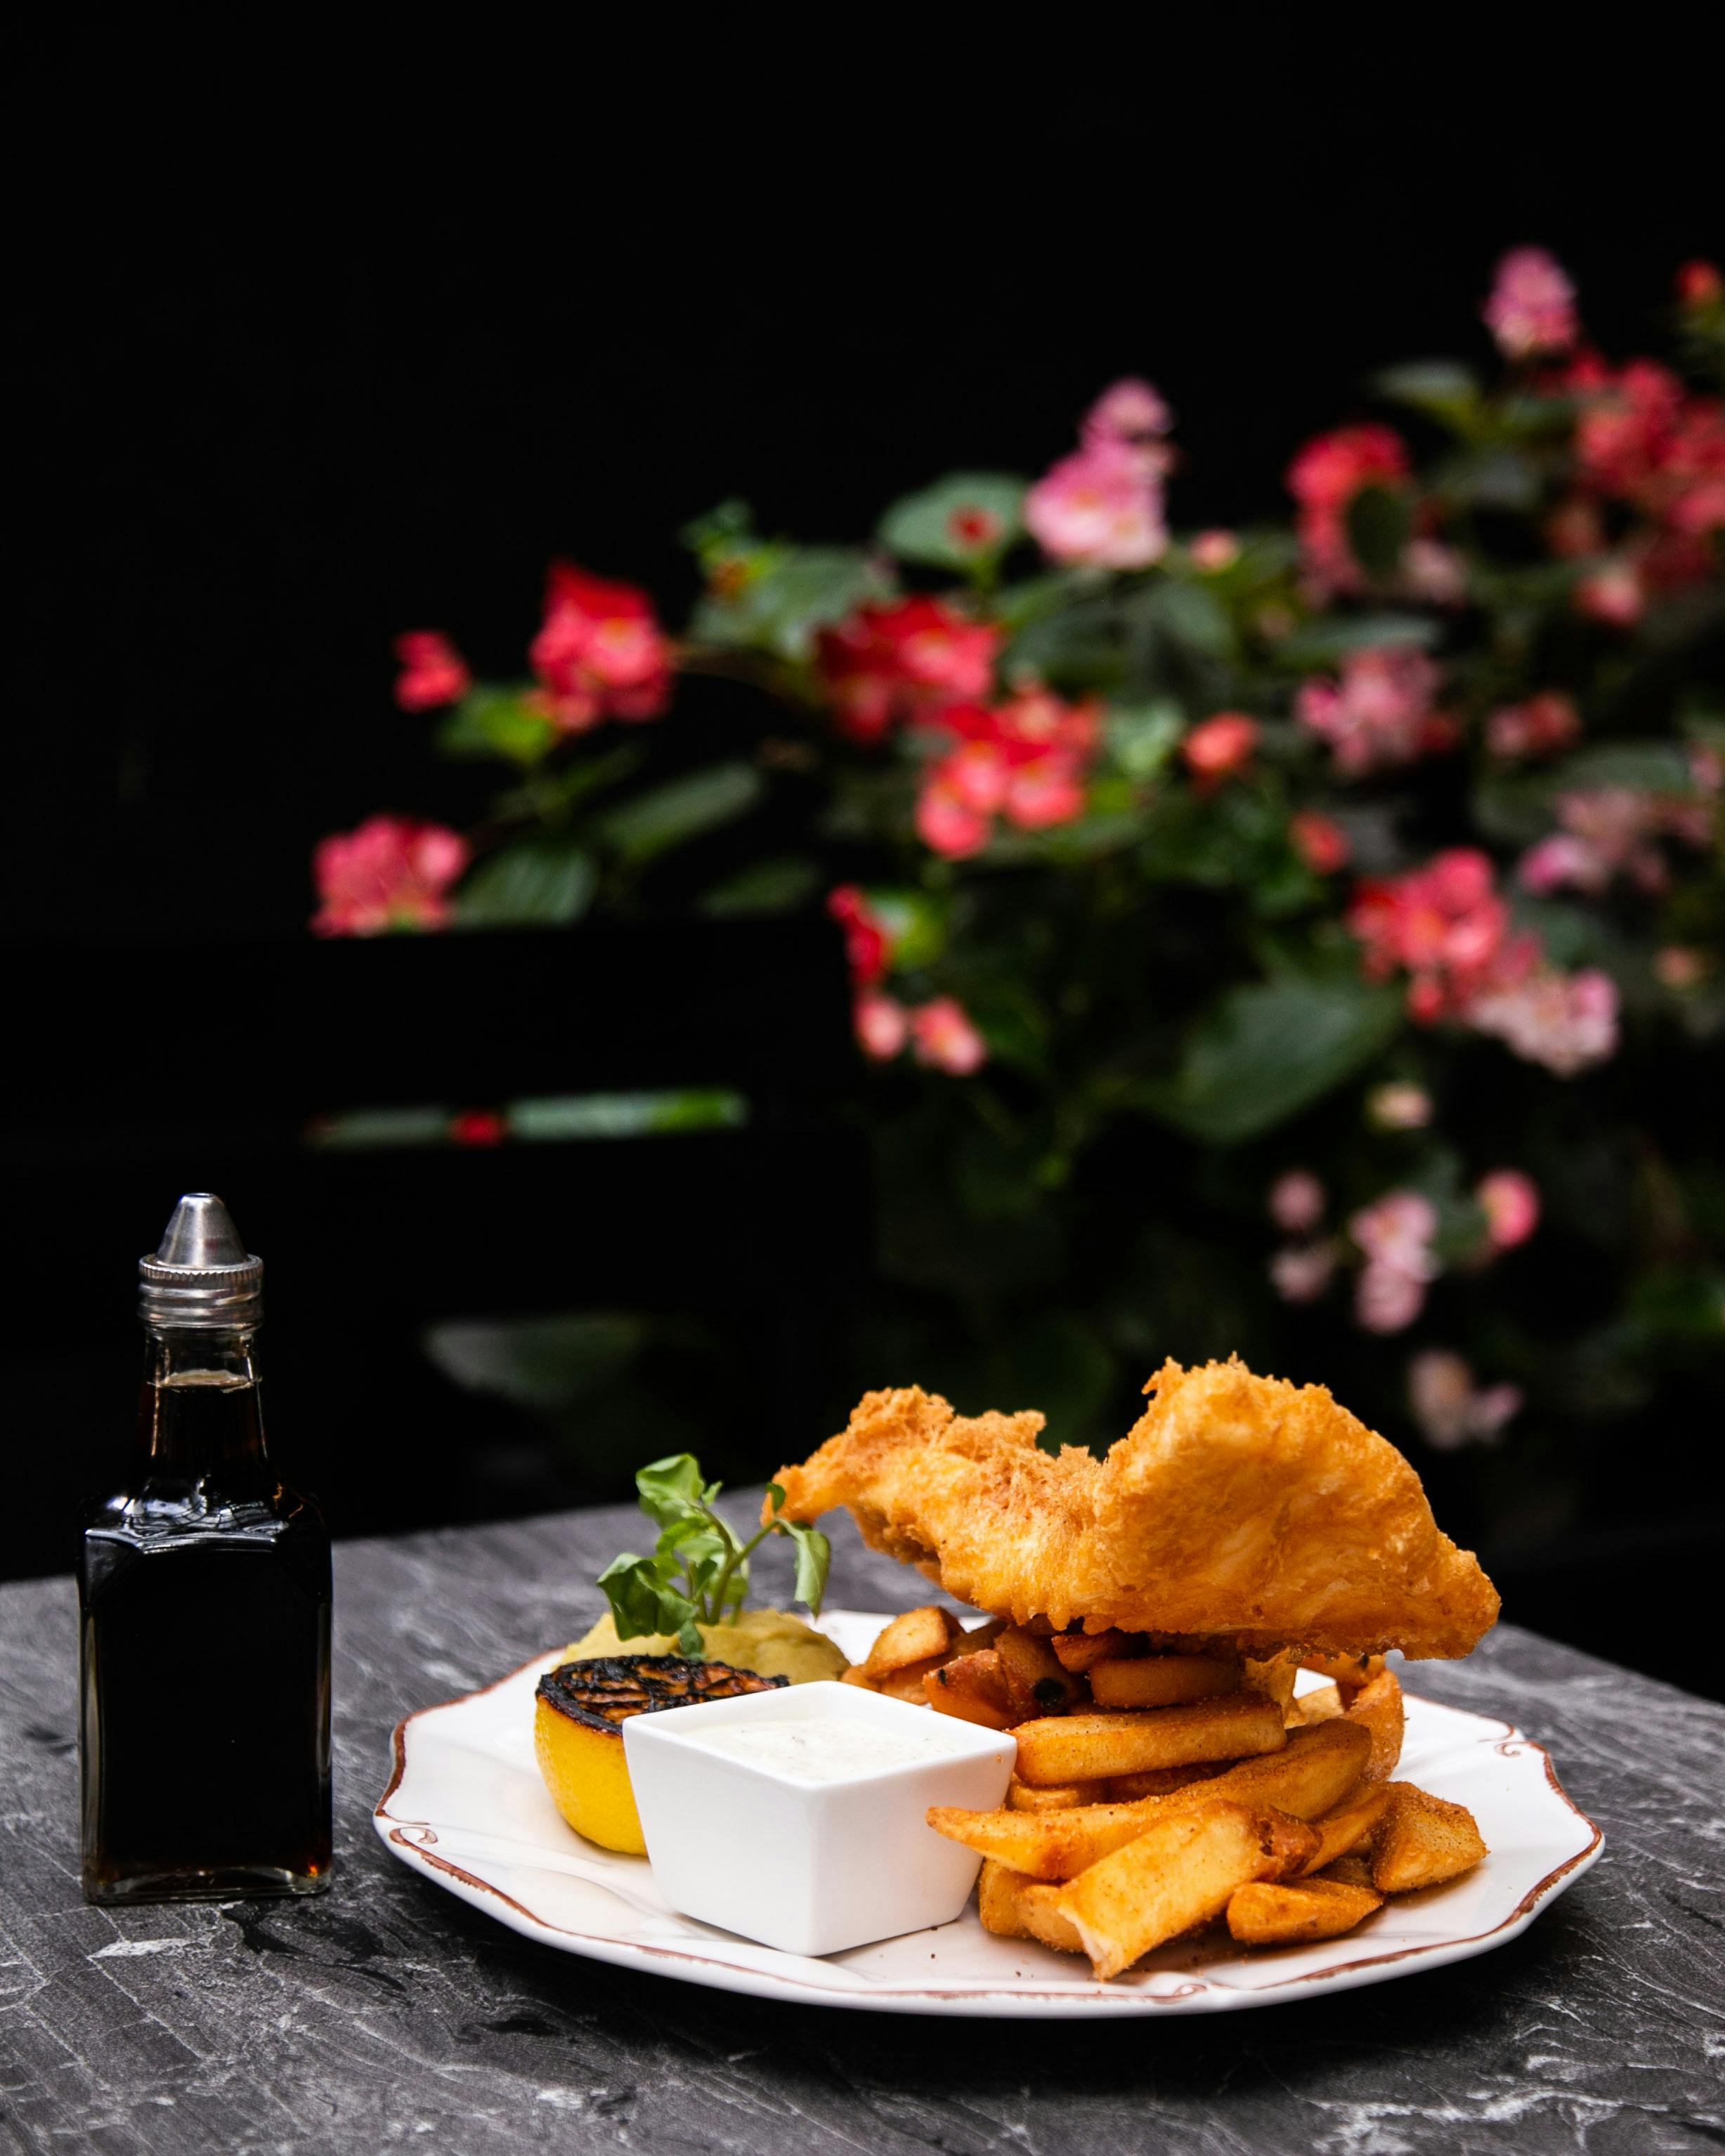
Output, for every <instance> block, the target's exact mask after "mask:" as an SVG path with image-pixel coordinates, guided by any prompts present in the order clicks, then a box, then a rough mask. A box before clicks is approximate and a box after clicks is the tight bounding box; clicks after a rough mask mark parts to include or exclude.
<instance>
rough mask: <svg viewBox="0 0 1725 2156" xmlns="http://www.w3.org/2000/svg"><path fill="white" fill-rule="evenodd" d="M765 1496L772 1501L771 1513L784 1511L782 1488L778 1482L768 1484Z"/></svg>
mask: <svg viewBox="0 0 1725 2156" xmlns="http://www.w3.org/2000/svg"><path fill="white" fill-rule="evenodd" d="M767 1495H768V1498H769V1499H770V1500H771V1501H772V1505H773V1511H774V1512H783V1510H784V1486H783V1484H782V1483H778V1482H769V1483H768V1485H767Z"/></svg>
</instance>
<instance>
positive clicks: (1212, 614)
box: [1145, 578, 1237, 659]
mask: <svg viewBox="0 0 1725 2156" xmlns="http://www.w3.org/2000/svg"><path fill="white" fill-rule="evenodd" d="M1145 603H1146V608H1147V612H1148V613H1149V616H1150V619H1152V620H1153V621H1154V622H1155V624H1156V625H1157V627H1158V629H1162V630H1163V633H1164V634H1166V635H1168V637H1170V638H1171V639H1173V642H1174V643H1175V644H1179V645H1180V646H1182V647H1183V649H1186V650H1188V651H1190V652H1193V653H1195V654H1196V655H1197V656H1198V657H1199V658H1200V659H1227V658H1229V657H1230V656H1231V655H1232V654H1233V652H1234V650H1235V644H1236V641H1237V639H1236V638H1235V633H1234V624H1233V623H1232V621H1230V619H1229V617H1228V609H1227V608H1226V607H1224V605H1223V604H1222V602H1221V601H1220V600H1219V598H1217V597H1216V595H1215V593H1214V592H1213V591H1211V590H1210V588H1209V586H1208V585H1207V584H1202V583H1180V582H1178V581H1176V580H1174V579H1173V578H1165V579H1164V580H1163V581H1162V582H1160V583H1156V584H1153V585H1152V586H1151V588H1150V592H1149V595H1148V597H1147V600H1146V602H1145Z"/></svg>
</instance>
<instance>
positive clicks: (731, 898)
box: [700, 854, 820, 920]
mask: <svg viewBox="0 0 1725 2156" xmlns="http://www.w3.org/2000/svg"><path fill="white" fill-rule="evenodd" d="M819 881H820V866H819V863H818V862H816V861H812V860H809V858H808V856H807V855H803V854H788V855H785V856H784V857H783V859H782V860H770V861H757V862H755V863H754V864H753V865H752V866H751V867H749V868H746V869H743V870H740V871H739V872H738V873H737V875H734V876H727V877H726V880H725V881H724V882H723V883H717V884H715V885H713V887H712V889H711V891H708V892H707V893H706V896H704V897H703V898H702V899H701V901H700V906H701V911H702V912H703V913H709V914H711V915H713V916H715V917H716V918H717V919H720V920H734V919H736V918H737V917H738V916H746V915H749V914H762V913H793V912H794V911H796V909H797V908H798V906H801V905H802V904H803V902H804V901H805V900H807V899H808V898H809V897H810V896H812V895H813V893H814V889H815V886H816V885H818V884H819Z"/></svg>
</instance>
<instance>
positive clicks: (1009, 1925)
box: [845, 1604, 1486, 1979]
mask: <svg viewBox="0 0 1725 2156" xmlns="http://www.w3.org/2000/svg"><path fill="white" fill-rule="evenodd" d="M1301 1667H1304V1668H1307V1669H1312V1670H1316V1671H1318V1672H1319V1673H1320V1674H1321V1675H1322V1676H1324V1677H1325V1678H1326V1679H1327V1682H1326V1683H1324V1684H1323V1685H1322V1686H1319V1687H1317V1689H1316V1690H1314V1691H1308V1692H1307V1693H1305V1694H1304V1695H1303V1696H1302V1697H1300V1698H1298V1699H1297V1700H1296V1697H1294V1678H1295V1674H1296V1670H1298V1669H1299V1668H1301ZM845 1681H847V1682H848V1683H851V1684H859V1685H862V1686H866V1687H867V1688H868V1689H869V1690H870V1691H880V1692H884V1693H886V1695H887V1696H888V1697H891V1698H895V1699H903V1700H910V1701H916V1702H921V1701H923V1700H927V1702H928V1703H929V1705H930V1706H932V1707H934V1708H935V1709H936V1710H937V1712H941V1713H943V1714H953V1715H957V1716H959V1717H962V1718H963V1720H965V1721H968V1722H980V1723H981V1724H983V1726H984V1727H987V1728H990V1729H1010V1730H1011V1731H1012V1732H1013V1733H1014V1736H1015V1738H1017V1740H1018V1759H1017V1764H1016V1767H1015V1769H1014V1776H1013V1780H1012V1784H1011V1785H1010V1787H1009V1789H1008V1791H1007V1796H1006V1803H1005V1804H1004V1806H1003V1807H1002V1808H1001V1809H999V1810H998V1811H985V1812H984V1811H962V1810H959V1809H955V1808H953V1807H952V1806H949V1805H939V1804H937V1805H936V1806H934V1807H933V1809H931V1811H930V1812H929V1815H928V1824H929V1825H931V1826H932V1827H933V1828H934V1829H935V1830H936V1831H937V1833H940V1834H943V1835H947V1837H948V1838H949V1839H950V1840H953V1841H958V1842H963V1844H964V1845H966V1847H968V1848H970V1849H973V1850H975V1851H977V1852H978V1855H979V1856H981V1857H982V1859H983V1868H982V1876H981V1879H980V1881H979V1883H978V1890H977V1892H978V1905H979V1908H980V1912H981V1915H982V1920H983V1925H984V1926H985V1927H986V1928H987V1929H988V1930H989V1931H991V1932H994V1933H999V1935H1000V1936H1001V1937H1002V1938H1029V1939H1038V1940H1040V1941H1041V1942H1042V1943H1043V1944H1044V1945H1045V1946H1051V1947H1059V1948H1065V1950H1067V1951H1069V1952H1070V1953H1082V1954H1086V1955H1088V1956H1089V1958H1090V1962H1091V1968H1092V1969H1093V1970H1094V1972H1095V1974H1096V1977H1097V1978H1098V1979H1107V1978H1109V1977H1113V1976H1118V1975H1119V1974H1120V1973H1121V1972H1122V1970H1123V1969H1129V1968H1130V1967H1131V1966H1132V1963H1134V1962H1136V1961H1137V1960H1138V1959H1139V1958H1141V1957H1142V1955H1144V1954H1147V1953H1149V1952H1150V1951H1151V1949H1152V1948H1154V1947H1158V1946H1161V1945H1163V1944H1164V1943H1166V1942H1167V1941H1168V1940H1169V1939H1172V1938H1177V1937H1178V1935H1179V1934H1180V1933H1184V1932H1189V1931H1192V1930H1194V1929H1195V1928H1198V1927H1199V1926H1201V1925H1204V1924H1208V1923H1210V1922H1214V1920H1215V1919H1216V1918H1218V1917H1222V1918H1224V1919H1225V1921H1226V1923H1227V1927H1228V1929H1229V1931H1230V1933H1231V1934H1232V1935H1233V1937H1234V1938H1235V1939H1236V1940H1238V1941H1240V1943H1243V1944H1245V1945H1250V1946H1290V1945H1296V1944H1304V1943H1309V1942H1311V1941H1312V1940H1317V1939H1327V1938H1337V1937H1339V1936H1340V1935H1341V1934H1342V1933H1344V1932H1350V1931H1352V1930H1353V1928H1354V1926H1355V1925H1356V1924H1358V1923H1361V1922H1363V1921H1364V1919H1365V1918H1366V1917H1369V1916H1370V1915H1371V1914H1372V1913H1373V1912H1374V1911H1375V1910H1377V1909H1378V1908H1380V1907H1382V1906H1383V1903H1384V1897H1386V1896H1387V1895H1391V1894H1406V1893H1412V1892H1417V1891H1418V1890H1419V1889H1420V1888H1421V1887H1426V1886H1440V1885H1441V1884H1442V1883H1443V1881H1445V1880H1449V1879H1454V1878H1455V1877H1457V1876H1459V1875H1460V1874H1461V1873H1462V1872H1464V1871H1469V1870H1471V1868H1472V1866H1475V1865H1476V1864H1477V1863H1478V1862H1479V1861H1480V1860H1481V1857H1483V1856H1485V1855H1486V1845H1485V1842H1484V1840H1482V1839H1481V1835H1480V1830H1479V1828H1478V1826H1477V1825H1476V1822H1475V1820H1474V1817H1473V1815H1472V1814H1471V1812H1470V1811H1468V1810H1467V1809H1466V1806H1465V1805H1462V1804H1450V1803H1447V1802H1446V1801H1445V1799H1442V1798H1440V1797H1434V1796H1431V1795H1430V1794H1427V1793H1426V1792H1425V1790H1423V1789H1415V1788H1414V1785H1413V1784H1412V1783H1410V1782H1399V1781H1396V1780H1395V1779H1393V1778H1394V1772H1395V1768H1396V1765H1397V1763H1398V1762H1399V1758H1400V1757H1401V1748H1402V1727H1403V1712H1402V1694H1401V1686H1400V1685H1399V1683H1398V1681H1397V1680H1396V1676H1395V1673H1394V1671H1392V1670H1389V1669H1386V1668H1385V1667H1384V1663H1383V1660H1382V1657H1381V1656H1376V1655H1373V1656H1369V1657H1364V1658H1361V1659H1358V1660H1354V1659H1349V1658H1345V1657H1343V1658H1335V1657H1316V1658H1314V1657H1312V1656H1311V1655H1304V1656H1302V1655H1297V1654H1296V1653H1295V1652H1294V1651H1293V1650H1288V1651H1286V1652H1285V1653H1283V1654H1280V1655H1273V1656H1271V1657H1268V1658H1266V1659H1265V1660H1262V1661H1253V1660H1251V1659H1250V1658H1249V1657H1245V1656H1241V1655H1235V1654H1234V1653H1232V1652H1231V1651H1230V1650H1228V1649H1227V1648H1226V1647H1225V1646H1224V1645H1218V1644H1216V1643H1204V1642H1198V1643H1191V1642H1185V1643H1179V1644H1178V1645H1171V1644H1170V1643H1168V1642H1167V1641H1163V1640H1156V1639H1153V1637H1151V1636H1149V1635H1144V1634H1132V1633H1123V1632H1100V1633H1086V1632H1081V1631H1072V1632H1064V1633H1055V1632H1054V1631H1052V1630H1051V1629H1044V1630H1039V1629H1038V1628H1037V1627H1036V1626H1035V1625H1009V1624H1007V1623H1005V1621H1004V1620H992V1621H990V1622H989V1623H988V1624H986V1625H979V1626H978V1627H976V1628H975V1629H974V1630H972V1631H969V1632H966V1631H964V1630H962V1629H961V1627H960V1626H959V1625H958V1623H957V1620H956V1619H954V1618H953V1617H952V1615H951V1614H949V1613H948V1612H947V1611H946V1610H944V1609H938V1608H936V1607H935V1606H934V1605H932V1604H930V1605H929V1606H927V1607H926V1608H924V1609H911V1610H908V1611H906V1613H905V1614H904V1615H903V1616H901V1617H896V1618H894V1619H893V1620H892V1622H891V1624H890V1625H887V1627H886V1630H885V1631H883V1632H882V1633H881V1635H880V1638H879V1639H878V1640H876V1641H875V1645H874V1647H873V1649H872V1650H870V1654H869V1656H868V1659H867V1660H866V1661H863V1662H860V1663H859V1664H858V1665H857V1666H856V1667H855V1669H853V1670H851V1671H849V1672H848V1674H847V1677H846V1680H845Z"/></svg>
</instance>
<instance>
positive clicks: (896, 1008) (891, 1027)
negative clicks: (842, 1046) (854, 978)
mask: <svg viewBox="0 0 1725 2156" xmlns="http://www.w3.org/2000/svg"><path fill="white" fill-rule="evenodd" d="M854 1019H855V1026H856V1037H857V1039H858V1041H859V1042H860V1044H861V1046H862V1050H863V1053H864V1054H865V1055H871V1056H872V1057H873V1058H874V1059H875V1061H876V1062H877V1063H890V1062H891V1060H892V1059H893V1057H894V1056H895V1055H898V1054H899V1052H900V1051H901V1050H902V1048H903V1047H904V1045H905V1043H906V1041H907V1040H908V1039H910V1037H911V1014H910V1013H909V1012H908V1011H907V1010H906V1009H905V1007H904V1005H903V1004H901V1003H896V1002H895V1001H894V1000H893V998H891V996H883V995H880V994H877V993H874V992H872V991H871V992H870V993H867V994H865V995H860V996H859V997H858V998H857V999H856V1004H855V1011H854Z"/></svg>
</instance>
